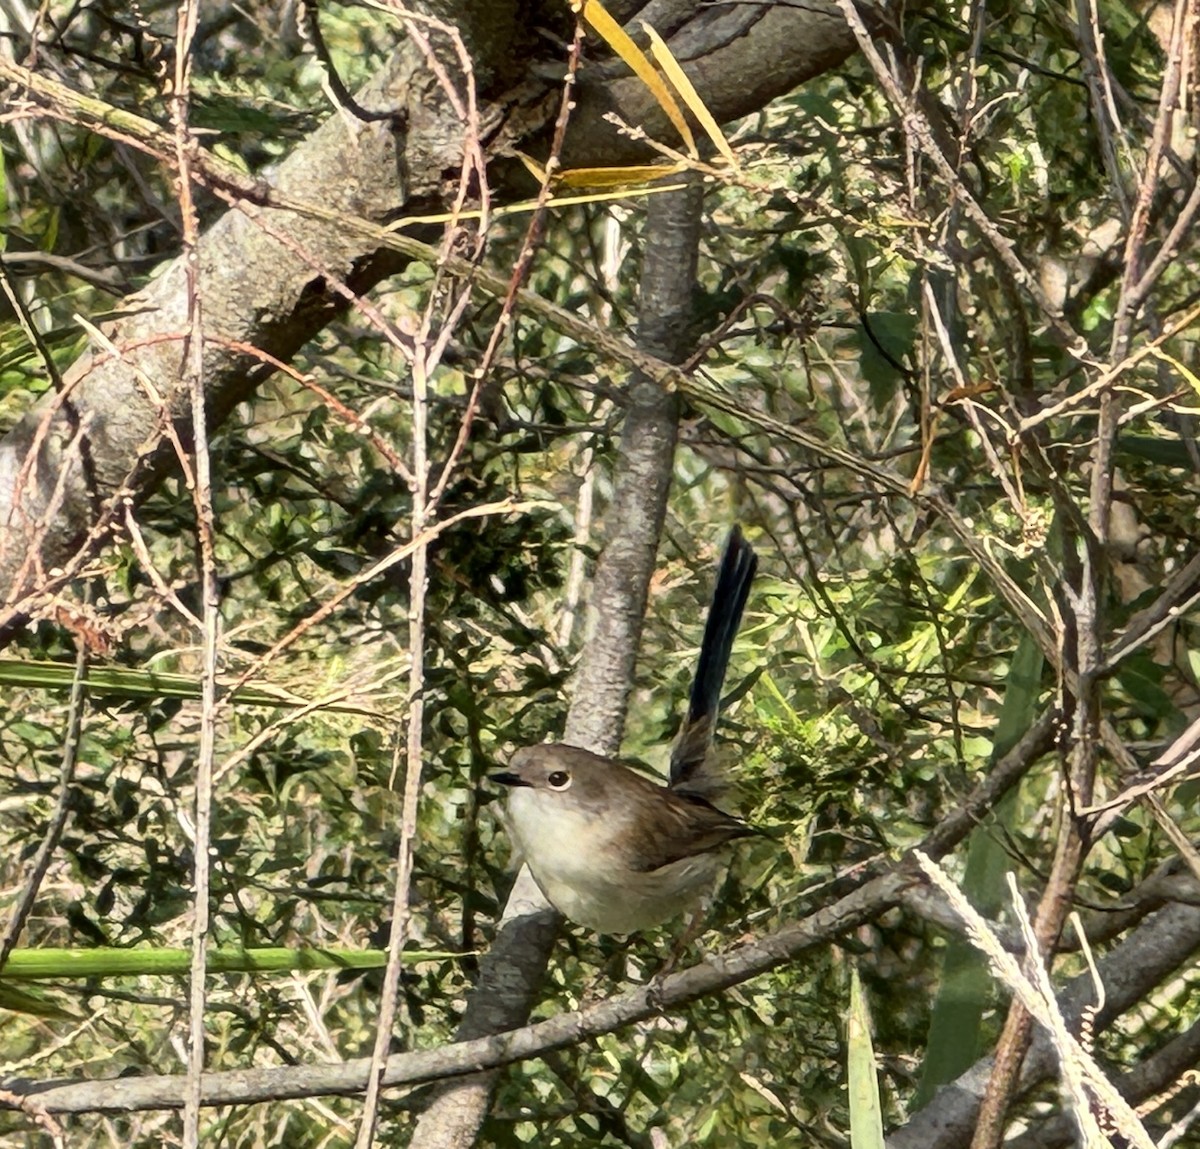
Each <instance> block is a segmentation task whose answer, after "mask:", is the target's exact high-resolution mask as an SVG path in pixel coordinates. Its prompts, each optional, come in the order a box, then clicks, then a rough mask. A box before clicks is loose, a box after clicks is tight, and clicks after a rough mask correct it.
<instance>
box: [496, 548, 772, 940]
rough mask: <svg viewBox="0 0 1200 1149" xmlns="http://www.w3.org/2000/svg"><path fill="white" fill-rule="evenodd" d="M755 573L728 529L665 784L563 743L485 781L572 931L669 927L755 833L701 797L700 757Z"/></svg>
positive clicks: (707, 776)
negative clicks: (736, 843)
mask: <svg viewBox="0 0 1200 1149" xmlns="http://www.w3.org/2000/svg"><path fill="white" fill-rule="evenodd" d="M757 565H758V560H757V557H756V556H755V554H754V550H753V548H751V546H750V544H749V543H747V542H746V541H745V539H744V538H743V537H742V533H741V530H740V529H739V528H737V527H734V528H733V530H732V531H731V532H730V534H729V540H728V542H727V543H726V546H725V551H724V554H723V555H722V558H721V566H720V569H719V572H718V576H717V585H716V588H715V590H714V591H713V600H712V605H711V606H710V608H709V613H708V620H707V622H706V624H705V629H704V641H703V643H702V645H701V648H700V658H699V661H698V663H697V666H696V677H695V679H694V681H693V683H692V693H691V698H690V702H689V706H688V714H687V718H686V720H685V722H684V724H683V727H682V729H681V730H680V734H679V738H678V739H677V740H676V743H675V747H674V749H673V751H672V754H671V780H670V784H669V785H668V786H660V785H658V784H657V783H655V782H652V781H651V780H650V779H648V778H645V777H643V776H642V775H641V774H638V773H636V772H635V771H633V770H631V769H630V768H629V767H627V766H623V765H621V763H619V762H615V761H613V760H612V759H610V758H604V757H602V756H601V755H599V754H592V753H591V752H590V751H587V750H582V749H580V748H579V747H577V746H567V745H564V744H561V743H550V744H547V745H543V746H529V747H526V748H525V749H523V750H518V751H517V752H516V753H515V754H514V755H513V756H512V759H511V761H510V763H509V769H508V770H505V771H502V772H500V773H497V774H493V775H492V778H493V780H495V781H497V782H501V783H503V784H505V785H507V786H510V787H512V790H511V793H510V794H509V797H508V820H509V825H510V830H511V833H512V835H513V837H514V838H515V839H516V845H517V846H518V848H519V849H520V851H521V853H522V855H523V856H524V859H525V862H526V864H527V865H528V866H529V869H530V872H531V873H532V874H533V877H534V880H535V881H536V882H537V884H538V886H539V887H540V888H541V891H542V893H543V894H545V895H546V899H547V900H548V901H549V902H550V904H551V905H553V906H554V907H555V908H556V909H558V910H559V911H560V912H561V913H563V914H565V915H566V916H567V917H568V918H570V919H571V920H572V921H575V922H578V923H579V924H580V925H583V926H588V927H590V928H591V929H594V930H597V931H598V932H599V933H605V934H609V933H614V934H616V933H630V932H632V931H634V930H641V929H647V928H649V927H650V926H655V925H658V924H660V923H661V922H664V921H667V920H668V919H669V918H672V917H674V916H675V915H676V914H679V913H681V912H683V911H684V910H685V909H687V908H689V906H690V905H691V904H692V903H693V902H694V901H695V900H696V898H697V897H698V896H699V895H700V894H702V893H703V892H704V890H705V889H706V888H707V887H709V886H711V885H712V882H713V880H714V879H715V877H716V875H717V873H718V871H719V870H720V868H721V865H722V858H721V855H720V854H719V853H717V852H716V851H719V850H720V847H722V846H724V845H725V844H726V843H728V842H731V841H733V840H734V839H736V838H744V837H748V836H749V835H752V834H756V833H758V831H757V830H755V829H754V828H753V827H752V826H750V825H748V824H747V823H745V822H743V821H742V820H741V819H740V818H735V817H733V816H732V815H731V814H726V813H724V812H723V811H721V810H719V809H717V807H716V806H714V805H712V803H711V802H709V801H708V799H707V798H706V797H705V796H704V795H705V794H708V793H712V792H714V790H716V789H718V788H719V781H720V780H719V778H718V777H716V776H714V774H713V772H712V769H711V762H710V756H709V749H710V746H711V742H712V731H713V726H714V725H715V722H716V718H717V712H718V709H719V706H720V695H721V687H722V684H723V683H724V680H725V672H726V669H727V667H728V665H729V656H730V652H731V650H732V648H733V639H734V636H735V635H736V634H737V630H738V626H739V625H740V623H741V618H742V612H743V610H744V609H745V605H746V599H747V597H748V596H749V593H750V584H751V582H752V580H753V578H754V572H755V569H756V567H757Z"/></svg>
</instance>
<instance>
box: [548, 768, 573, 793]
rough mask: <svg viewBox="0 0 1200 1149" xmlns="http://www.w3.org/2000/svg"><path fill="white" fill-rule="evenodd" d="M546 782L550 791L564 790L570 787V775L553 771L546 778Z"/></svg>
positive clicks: (560, 771)
mask: <svg viewBox="0 0 1200 1149" xmlns="http://www.w3.org/2000/svg"><path fill="white" fill-rule="evenodd" d="M546 781H547V782H548V783H549V785H550V789H551V790H565V789H566V788H567V787H568V786H570V785H571V775H570V774H568V773H567V772H566V771H565V770H553V771H551V773H550V774H549V775H548V776H547V778H546Z"/></svg>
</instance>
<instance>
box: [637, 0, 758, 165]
mask: <svg viewBox="0 0 1200 1149" xmlns="http://www.w3.org/2000/svg"><path fill="white" fill-rule="evenodd" d="M642 30H643V31H644V32H645V33H646V35H647V36H648V37H649V38H650V54H651V55H652V56H653V57H654V59H655V61H656V62H657V64H658V66H659V67H660V68H661V69H662V70H663V74H664V75H665V76H666V77H667V79H668V80H670V81H671V83H672V84H673V85H674V86H675V91H677V92H678V93H679V95H680V97H681V98H682V100H683V102H684V103H685V104H687V106H688V108H689V109H690V110H691V113H692V115H693V116H695V117H696V119H697V120H699V121H700V126H701V127H702V128H703V129H704V131H705V132H706V133H707V135H708V138H709V139H710V140H712V142H713V146H714V147H715V148H716V149H717V151H718V152H720V153H721V155H723V156H724V157H725V159H726V160H727V161H728V162H729V166H730V167H732V168H736V167H737V166H738V165H737V160H736V159H734V156H733V149H732V148H731V147H730V146H729V141H728V140H727V139H726V138H725V133H724V132H722V131H721V128H720V125H719V124H718V123H717V121H716V120H715V119H713V114H712V112H710V111H709V110H708V108H707V107H706V106H705V103H704V101H703V100H702V99H700V93H699V92H697V91H696V89H695V88H694V87H693V86H692V81H691V80H689V79H688V77H687V73H686V72H685V71H684V70H683V69H682V68H681V67H680V66H679V61H678V60H676V59H675V56H674V55H673V54H672V52H671V49H670V48H668V47H667V42H666V41H665V40H664V39H663V38H662V37H661V36H660V35H659V34H658V33H657V32H656V31H655V30H654V29H653V28H651V27H650V25H649V24H647V23H646V22H645V21H644V20H643V21H642Z"/></svg>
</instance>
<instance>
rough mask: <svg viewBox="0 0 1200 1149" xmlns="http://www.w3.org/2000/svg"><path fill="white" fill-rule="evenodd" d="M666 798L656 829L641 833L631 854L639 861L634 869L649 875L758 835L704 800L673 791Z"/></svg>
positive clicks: (664, 795)
mask: <svg viewBox="0 0 1200 1149" xmlns="http://www.w3.org/2000/svg"><path fill="white" fill-rule="evenodd" d="M663 798H664V799H666V800H665V801H663V803H662V805H661V807H660V809H659V810H657V811H656V814H658V817H656V818H655V819H654V826H653V830H652V831H646V832H644V833H641V834H640V835H639V840H638V841H637V842H636V844H634V848H633V849H632V850H631V851H630V855H631V860H632V859H636V861H635V862H634V864H633V865H632V866H631V868H632V869H635V870H639V871H641V872H643V873H649V872H651V871H653V870H658V869H661V868H662V867H663V866H669V865H670V864H671V863H672V862H678V861H682V860H683V859H684V858H691V857H695V856H696V855H697V854H707V853H708V852H709V851H711V850H716V849H718V848H719V847H721V846H723V845H725V843H726V842H732V841H733V840H734V839H735V838H748V837H751V836H752V835H755V834H757V833H758V831H757V830H756V829H755V828H754V827H753V826H751V825H749V824H748V823H746V822H743V821H742V820H741V819H740V818H735V817H733V816H732V815H731V814H726V813H724V812H723V811H721V810H718V809H717V808H716V807H715V806H713V805H712V804H711V803H709V802H706V801H705V800H704V799H703V798H698V797H694V796H692V795H689V794H674V793H671V792H670V791H664V792H663ZM644 825H645V824H644V823H643V826H644Z"/></svg>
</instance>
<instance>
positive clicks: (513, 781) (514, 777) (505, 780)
mask: <svg viewBox="0 0 1200 1149" xmlns="http://www.w3.org/2000/svg"><path fill="white" fill-rule="evenodd" d="M488 778H490V779H491V780H492V781H493V782H499V783H500V784H501V785H503V786H528V785H529V783H528V782H526V781H525V779H524V778H522V777H521V775H520V774H513V773H512V772H511V771H509V770H501V771H500V773H498V774H489V775H488Z"/></svg>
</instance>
